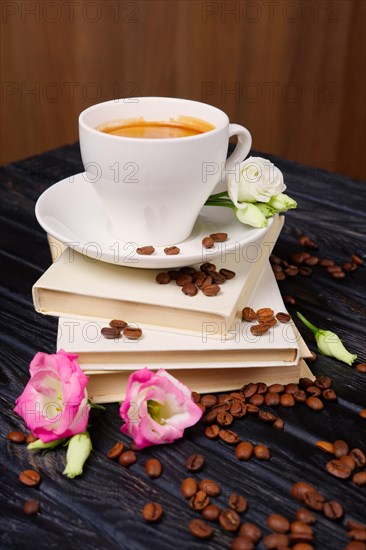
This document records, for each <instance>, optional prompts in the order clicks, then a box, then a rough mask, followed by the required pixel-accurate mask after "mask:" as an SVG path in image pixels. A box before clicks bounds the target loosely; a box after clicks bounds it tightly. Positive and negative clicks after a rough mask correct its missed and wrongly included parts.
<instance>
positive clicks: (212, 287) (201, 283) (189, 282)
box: [155, 262, 236, 296]
mask: <svg viewBox="0 0 366 550" xmlns="http://www.w3.org/2000/svg"><path fill="white" fill-rule="evenodd" d="M235 275H236V273H235V271H231V270H230V269H225V268H221V269H220V270H219V271H216V266H215V264H212V263H210V262H205V263H204V264H202V265H201V266H200V269H199V270H197V269H195V268H194V267H192V266H184V267H181V268H180V269H179V270H176V269H171V270H169V271H162V272H160V273H158V274H157V275H156V278H155V280H156V282H157V283H158V284H159V285H167V284H169V283H170V282H171V281H175V284H176V285H177V286H178V287H181V291H182V292H183V294H185V295H186V296H196V295H197V294H198V291H201V292H202V293H203V294H204V295H205V296H216V295H217V294H218V293H219V292H220V285H222V284H224V283H225V282H226V281H228V280H230V279H233V278H234V277H235Z"/></svg>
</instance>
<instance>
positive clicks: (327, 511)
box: [323, 500, 343, 519]
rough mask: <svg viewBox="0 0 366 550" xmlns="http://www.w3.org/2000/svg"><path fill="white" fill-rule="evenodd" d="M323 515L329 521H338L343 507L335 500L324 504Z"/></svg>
mask: <svg viewBox="0 0 366 550" xmlns="http://www.w3.org/2000/svg"><path fill="white" fill-rule="evenodd" d="M323 512H324V515H325V516H326V517H327V518H329V519H340V518H341V517H342V516H343V507H342V505H341V504H340V503H339V502H337V501H336V500H328V501H327V502H324V507H323Z"/></svg>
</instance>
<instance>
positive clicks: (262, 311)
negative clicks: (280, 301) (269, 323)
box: [257, 307, 274, 317]
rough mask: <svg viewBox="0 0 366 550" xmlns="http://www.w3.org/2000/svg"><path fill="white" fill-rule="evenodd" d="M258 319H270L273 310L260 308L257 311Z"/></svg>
mask: <svg viewBox="0 0 366 550" xmlns="http://www.w3.org/2000/svg"><path fill="white" fill-rule="evenodd" d="M257 315H258V317H272V316H273V315H274V311H273V309H271V308H270V307H261V308H260V309H258V310H257Z"/></svg>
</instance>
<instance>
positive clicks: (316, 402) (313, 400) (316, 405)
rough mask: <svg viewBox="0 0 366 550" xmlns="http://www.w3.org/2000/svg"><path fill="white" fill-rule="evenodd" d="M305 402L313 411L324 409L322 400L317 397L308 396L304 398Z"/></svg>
mask: <svg viewBox="0 0 366 550" xmlns="http://www.w3.org/2000/svg"><path fill="white" fill-rule="evenodd" d="M306 404H307V406H308V407H310V409H312V410H313V411H321V410H323V409H324V405H323V402H322V401H320V399H318V398H317V397H308V398H307V400H306Z"/></svg>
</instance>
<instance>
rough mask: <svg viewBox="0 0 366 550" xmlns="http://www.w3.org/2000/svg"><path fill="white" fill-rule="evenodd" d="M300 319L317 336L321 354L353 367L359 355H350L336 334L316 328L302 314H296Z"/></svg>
mask: <svg viewBox="0 0 366 550" xmlns="http://www.w3.org/2000/svg"><path fill="white" fill-rule="evenodd" d="M296 313H297V316H298V318H299V319H300V320H301V321H302V322H303V323H304V325H305V326H307V327H308V328H309V329H310V330H311V332H312V333H313V334H314V336H315V340H316V343H317V345H318V349H319V351H320V353H322V354H323V355H327V356H328V357H334V358H335V359H338V360H339V361H343V363H347V365H352V363H353V361H355V359H357V355H354V354H353V353H350V352H349V351H347V350H346V348H345V347H344V345H343V343H342V340H341V339H340V338H339V336H337V335H336V334H335V333H334V332H331V331H330V330H323V329H320V328H317V327H315V326H314V325H313V324H312V323H310V321H308V320H307V319H306V318H305V317H304V316H303V315H302V314H301V313H299V312H298V311H297V312H296Z"/></svg>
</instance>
